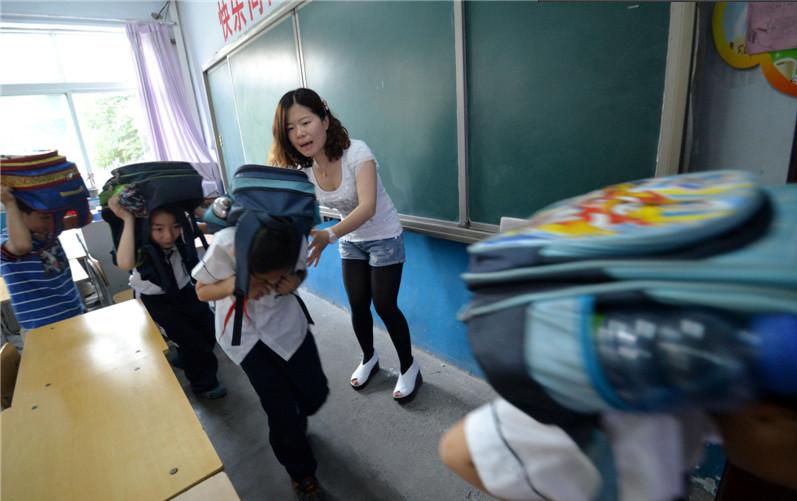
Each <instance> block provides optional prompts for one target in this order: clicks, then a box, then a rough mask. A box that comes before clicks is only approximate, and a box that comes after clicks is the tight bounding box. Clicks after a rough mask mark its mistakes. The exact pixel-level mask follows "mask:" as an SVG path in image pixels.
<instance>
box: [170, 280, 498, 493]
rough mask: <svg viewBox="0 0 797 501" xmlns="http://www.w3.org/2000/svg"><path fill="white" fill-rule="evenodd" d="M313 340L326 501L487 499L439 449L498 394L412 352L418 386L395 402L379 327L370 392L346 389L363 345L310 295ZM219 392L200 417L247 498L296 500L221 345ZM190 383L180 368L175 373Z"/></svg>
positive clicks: (312, 431)
mask: <svg viewBox="0 0 797 501" xmlns="http://www.w3.org/2000/svg"><path fill="white" fill-rule="evenodd" d="M302 297H303V298H304V299H305V301H306V302H307V305H308V308H309V309H310V312H311V314H312V316H313V318H314V320H315V322H316V326H317V327H316V342H317V343H318V349H319V352H320V354H321V361H322V364H323V366H324V371H325V372H326V375H327V378H328V379H329V387H330V394H329V398H328V400H327V402H326V404H325V405H324V406H323V407H322V408H321V410H320V411H319V412H318V414H316V415H315V416H313V417H311V418H310V427H309V435H310V443H311V445H312V446H313V449H314V451H315V454H316V458H317V460H318V465H319V466H318V472H317V476H318V478H319V480H320V482H321V484H322V485H323V487H324V489H325V490H326V492H327V494H328V499H331V500H339V501H344V500H345V501H375V500H378V501H393V500H396V501H397V500H409V501H426V500H434V501H448V500H451V501H454V500H457V501H458V500H465V499H468V500H486V499H493V498H492V497H490V496H487V495H485V494H483V493H481V492H479V491H478V490H476V489H473V488H471V487H470V486H469V485H468V484H467V483H465V482H464V481H463V480H461V479H460V478H459V477H458V476H456V475H455V474H453V473H452V472H451V471H450V470H448V469H447V468H446V467H445V466H444V465H443V464H442V462H441V461H440V460H439V458H438V455H437V444H438V441H439V439H440V436H441V434H442V433H443V432H444V431H445V430H446V429H447V428H448V427H449V426H450V425H451V424H453V423H454V422H455V421H457V420H459V419H461V418H462V417H463V416H464V415H465V414H466V413H467V412H468V411H470V410H471V409H474V408H476V407H478V406H479V405H481V404H482V403H484V402H487V401H489V400H491V399H492V398H493V397H494V395H495V393H494V392H493V390H492V389H491V388H490V387H489V386H488V385H487V384H486V383H485V382H484V381H483V380H481V379H479V378H476V377H474V376H472V375H470V374H468V373H466V372H464V371H462V370H459V369H457V368H456V367H452V366H451V365H449V364H447V363H444V362H443V361H441V360H440V359H438V358H436V357H434V356H432V355H430V354H428V353H426V352H423V351H421V350H419V349H417V348H416V349H415V351H414V354H415V357H416V359H417V360H418V361H419V363H420V365H421V371H422V373H423V376H424V384H423V386H422V387H421V389H420V390H419V393H418V395H417V397H416V398H415V400H414V401H412V402H410V403H409V404H406V405H404V406H401V405H398V404H397V403H396V402H394V401H393V398H392V391H393V387H394V385H395V383H396V378H397V377H398V358H397V357H396V354H395V351H394V349H393V345H392V344H391V342H390V338H389V337H388V335H387V333H386V332H384V331H382V330H377V331H376V332H375V336H374V337H375V344H376V350H377V351H378V352H379V355H380V366H381V370H380V371H379V372H378V373H377V374H375V375H374V378H375V379H373V380H372V381H371V382H370V383H369V385H368V387H367V388H365V389H364V390H362V391H360V392H356V391H354V390H352V389H351V387H350V384H349V378H350V376H351V373H352V371H353V370H354V368H355V367H356V366H357V364H358V363H359V360H360V356H361V353H360V350H359V347H358V345H357V342H356V340H355V337H354V334H353V332H352V330H351V325H350V320H349V315H348V313H347V312H346V311H344V310H342V309H340V308H338V307H337V306H334V305H332V304H331V303H328V302H326V301H324V300H322V299H320V298H318V297H316V296H313V295H312V294H310V293H309V292H307V291H302ZM217 357H218V359H219V366H220V367H219V378H220V379H221V380H222V381H223V382H224V384H225V385H226V386H227V388H228V390H229V393H228V394H227V396H226V397H225V398H222V399H219V400H214V401H205V400H202V401H198V400H197V399H196V398H194V396H193V395H192V394H191V393H190V392H189V391H187V394H188V395H189V399H190V400H191V404H192V405H193V406H194V409H195V410H196V413H197V416H199V420H200V422H201V423H202V425H203V427H204V428H205V431H206V432H207V434H208V436H209V437H210V440H211V441H212V442H213V445H214V447H215V448H216V451H217V452H218V454H219V456H220V457H221V461H222V463H224V470H225V471H226V473H227V475H229V477H230V480H231V481H232V483H233V485H234V486H235V489H236V491H237V492H238V495H239V496H240V497H241V499H242V500H243V501H250V500H278V501H282V500H290V499H295V497H294V495H293V492H292V490H291V486H290V479H289V477H288V475H287V473H285V470H284V469H283V468H282V465H280V464H279V463H278V462H277V460H276V458H275V457H274V455H273V453H272V452H271V447H270V445H269V442H268V425H267V422H266V416H265V413H264V412H263V410H262V408H261V407H260V403H259V401H258V399H257V395H256V394H255V392H254V390H253V389H252V387H251V385H250V384H249V381H248V380H247V379H246V375H245V374H244V373H243V371H242V370H241V368H240V367H238V366H236V365H235V364H233V363H232V362H230V360H229V359H228V358H227V357H226V356H225V355H224V354H223V353H222V352H221V350H220V349H219V348H217ZM176 373H177V376H178V378H179V379H180V381H181V383H182V384H183V386H184V387H185V388H186V389H187V388H188V385H187V384H188V383H187V381H186V380H185V377H184V376H183V373H182V371H179V370H178V371H176Z"/></svg>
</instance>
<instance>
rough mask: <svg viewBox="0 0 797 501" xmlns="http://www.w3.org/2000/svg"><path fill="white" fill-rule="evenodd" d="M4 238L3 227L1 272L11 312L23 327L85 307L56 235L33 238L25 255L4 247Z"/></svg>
mask: <svg viewBox="0 0 797 501" xmlns="http://www.w3.org/2000/svg"><path fill="white" fill-rule="evenodd" d="M7 240H8V231H7V228H3V231H2V232H1V233H0V244H2V255H1V256H0V275H2V276H3V279H4V280H5V282H6V286H7V287H8V293H9V295H10V296H11V306H12V308H13V309H14V315H15V316H16V317H17V321H18V322H19V325H20V326H21V327H22V328H23V329H28V330H30V329H35V328H37V327H42V326H44V325H48V324H51V323H53V322H58V321H59V320H65V319H67V318H71V317H74V316H75V315H80V314H81V313H83V312H84V311H85V308H84V307H83V302H82V301H81V299H80V293H79V292H78V290H77V287H76V286H75V282H74V281H73V280H72V270H70V268H69V260H68V259H67V257H66V254H65V253H64V250H63V249H62V248H61V244H60V243H59V242H58V240H57V239H56V240H55V241H54V242H43V241H40V240H37V239H35V238H34V239H33V250H32V251H31V252H30V253H29V254H26V255H24V256H16V255H14V254H12V253H10V252H9V251H7V250H6V248H5V242H6V241H7Z"/></svg>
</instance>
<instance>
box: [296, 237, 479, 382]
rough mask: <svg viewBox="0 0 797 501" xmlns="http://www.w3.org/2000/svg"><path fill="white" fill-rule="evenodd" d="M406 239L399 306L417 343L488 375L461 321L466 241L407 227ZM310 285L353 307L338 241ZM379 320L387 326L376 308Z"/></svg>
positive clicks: (465, 295) (310, 275) (313, 273)
mask: <svg viewBox="0 0 797 501" xmlns="http://www.w3.org/2000/svg"><path fill="white" fill-rule="evenodd" d="M404 241H405V246H406V251H407V262H406V264H405V265H404V273H403V275H402V280H401V290H400V292H399V307H400V308H401V310H402V312H403V313H404V315H405V316H406V317H407V322H408V323H409V325H410V330H411V335H412V342H413V344H414V345H415V346H417V347H420V348H422V349H424V350H426V351H429V352H432V353H434V354H435V355H436V356H438V357H440V358H442V359H444V360H447V361H449V362H451V363H452V364H454V365H456V366H458V367H461V368H463V369H465V370H467V371H469V372H471V373H473V374H476V375H478V376H482V375H483V373H482V372H481V370H480V369H479V367H478V365H477V364H476V360H475V359H474V358H473V355H472V354H471V351H470V345H469V343H468V338H467V332H466V330H465V325H464V324H463V323H462V322H460V321H459V320H457V312H458V311H459V309H460V308H461V307H462V306H463V305H464V304H465V303H466V302H467V301H468V300H469V298H470V295H469V293H468V291H467V289H465V286H464V285H463V282H462V279H461V278H460V274H461V273H462V272H464V271H465V268H466V266H467V262H468V261H467V252H466V250H465V248H466V246H465V244H460V243H457V242H450V241H447V240H440V239H437V238H431V237H427V236H425V235H419V234H417V233H412V232H409V231H405V232H404ZM304 285H305V287H307V289H308V290H310V291H311V292H313V293H315V294H317V295H319V296H321V297H323V298H325V299H327V300H328V301H330V302H332V303H334V304H336V305H338V306H341V307H343V308H345V309H347V310H348V309H349V303H348V299H347V298H346V291H345V290H344V288H343V277H342V275H341V265H340V253H339V252H338V246H337V245H332V246H329V247H327V249H326V250H325V251H324V253H323V254H322V255H321V261H320V262H319V265H318V267H317V268H312V269H311V270H310V272H309V273H308V276H307V280H306V281H305V282H304ZM374 320H375V321H376V322H377V324H378V325H379V326H380V327H381V328H383V329H384V324H382V323H381V320H380V319H379V316H378V315H376V313H374ZM352 335H353V334H352Z"/></svg>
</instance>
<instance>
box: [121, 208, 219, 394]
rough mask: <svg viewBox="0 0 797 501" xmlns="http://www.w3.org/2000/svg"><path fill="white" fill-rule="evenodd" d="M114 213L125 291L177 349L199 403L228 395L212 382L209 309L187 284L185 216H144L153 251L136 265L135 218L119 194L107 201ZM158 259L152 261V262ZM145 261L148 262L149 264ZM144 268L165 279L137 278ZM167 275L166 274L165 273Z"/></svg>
mask: <svg viewBox="0 0 797 501" xmlns="http://www.w3.org/2000/svg"><path fill="white" fill-rule="evenodd" d="M108 207H109V209H110V210H111V211H112V212H113V214H114V215H115V216H116V217H118V218H119V219H121V220H122V221H123V222H124V226H123V229H122V233H121V237H120V239H119V244H118V247H117V251H116V264H117V266H119V268H121V269H123V270H126V271H130V270H132V273H131V275H130V287H132V288H133V290H134V291H135V292H136V296H137V297H139V298H140V299H141V301H142V302H143V303H144V306H145V307H146V308H147V311H148V312H149V314H150V316H152V319H153V320H154V321H155V322H156V323H157V324H158V325H160V326H161V327H163V329H164V330H165V331H166V335H167V336H168V337H169V338H170V339H171V340H173V341H175V342H176V343H177V344H178V348H177V353H178V355H179V357H180V362H181V364H182V367H183V370H184V371H185V376H186V378H188V381H189V382H190V383H191V389H192V390H193V392H194V394H195V395H197V396H198V397H200V398H207V399H215V398H221V397H223V396H225V395H226V394H227V389H226V388H225V387H224V385H222V384H221V383H220V382H219V380H218V379H217V377H216V370H217V368H218V361H217V360H216V356H215V355H214V354H213V347H214V346H215V344H216V343H215V336H214V334H213V331H214V329H213V313H212V312H211V311H210V308H208V305H207V304H205V303H203V302H201V301H199V299H197V296H196V292H195V290H194V286H193V284H192V283H191V277H190V276H189V274H188V270H189V269H190V268H191V266H192V265H193V264H195V262H196V261H195V260H194V261H193V262H191V258H190V257H191V256H194V255H195V253H189V252H188V251H187V250H188V249H187V248H188V246H193V245H194V242H193V239H189V241H186V239H185V236H184V234H183V228H185V226H186V221H185V220H186V216H185V212H184V211H183V210H182V209H180V208H178V207H176V206H170V205H165V206H161V207H159V208H157V209H155V210H153V211H151V212H150V214H149V230H150V231H149V240H150V242H151V244H153V245H154V248H155V250H156V252H150V253H142V255H143V262H141V263H137V262H136V257H137V256H136V245H135V244H136V242H135V240H136V238H135V227H136V218H135V216H134V215H133V214H132V213H131V212H130V211H128V210H127V209H125V208H124V207H122V205H121V204H120V202H119V195H118V194H117V195H114V196H112V197H111V198H110V200H109V201H108ZM156 260H157V262H155V261H156ZM148 261H149V263H148ZM146 264H149V265H151V266H153V267H154V268H156V269H158V268H159V269H166V270H168V272H167V277H161V278H160V279H159V283H154V282H153V281H152V280H156V278H154V276H153V275H151V274H148V275H147V276H148V277H149V278H150V279H147V278H144V277H142V274H141V272H140V270H139V267H140V266H142V265H146ZM169 272H170V273H169Z"/></svg>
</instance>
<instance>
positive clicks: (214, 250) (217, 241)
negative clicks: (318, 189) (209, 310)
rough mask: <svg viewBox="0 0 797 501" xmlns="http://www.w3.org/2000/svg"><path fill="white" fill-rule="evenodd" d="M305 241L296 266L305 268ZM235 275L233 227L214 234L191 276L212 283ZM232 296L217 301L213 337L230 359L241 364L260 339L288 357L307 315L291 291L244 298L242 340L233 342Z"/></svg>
mask: <svg viewBox="0 0 797 501" xmlns="http://www.w3.org/2000/svg"><path fill="white" fill-rule="evenodd" d="M306 261H307V241H306V240H304V239H302V246H301V250H300V252H299V258H298V260H297V261H296V268H295V269H296V270H304V269H306V268H307V264H306ZM234 275H235V227H230V228H225V229H223V230H221V231H219V232H217V233H215V234H214V235H213V243H212V244H211V245H210V247H209V248H208V250H207V251H206V252H205V255H204V256H202V260H200V262H199V264H197V265H196V267H194V270H193V271H192V276H193V277H194V278H195V279H196V280H197V281H198V282H202V283H204V284H211V283H215V282H218V281H221V280H224V279H226V278H229V277H232V276H234ZM234 311H235V297H234V296H228V297H225V298H222V299H219V300H217V301H216V339H217V341H218V343H219V346H221V348H222V349H223V350H224V352H225V353H226V354H227V356H228V357H230V360H232V361H233V362H235V363H236V364H238V365H240V364H241V362H242V361H243V359H244V358H246V355H248V354H249V351H251V350H252V348H253V347H254V346H255V345H256V344H257V342H258V341H262V342H263V343H264V344H265V345H266V346H268V347H269V348H271V349H272V350H273V351H274V352H275V353H276V354H277V355H279V356H280V357H281V358H282V359H283V360H289V359H290V358H291V357H292V356H293V354H294V353H296V350H298V349H299V346H301V344H302V342H303V341H304V338H305V336H306V335H307V327H308V325H307V317H305V315H304V312H303V311H302V308H301V306H300V305H299V300H298V298H296V297H295V296H294V295H293V294H286V295H284V296H278V295H277V294H276V293H275V292H271V293H270V294H266V295H265V296H263V297H261V298H259V299H256V300H253V299H247V301H246V314H245V315H244V318H243V323H242V326H241V344H240V345H238V346H233V345H232V331H233V324H234V318H235V313H234Z"/></svg>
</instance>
